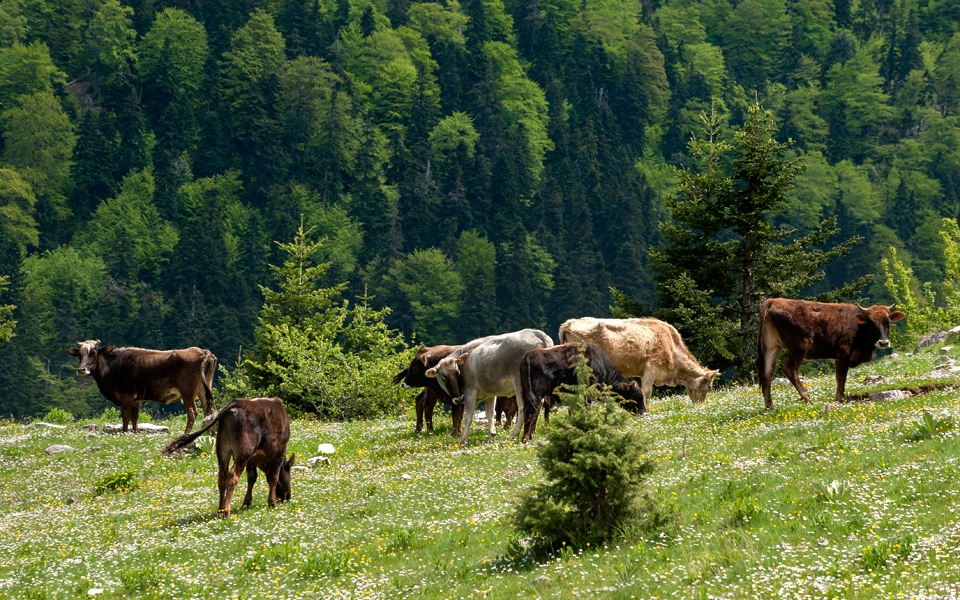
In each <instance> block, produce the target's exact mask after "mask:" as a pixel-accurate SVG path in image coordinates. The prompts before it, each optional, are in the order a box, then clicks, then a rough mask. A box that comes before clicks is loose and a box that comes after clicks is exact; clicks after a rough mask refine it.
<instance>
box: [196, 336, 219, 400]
mask: <svg viewBox="0 0 960 600" xmlns="http://www.w3.org/2000/svg"><path fill="white" fill-rule="evenodd" d="M217 364H218V362H217V355H216V354H214V353H213V352H210V351H209V350H207V355H206V356H205V357H204V359H203V364H202V365H200V379H201V380H202V381H203V392H204V395H205V396H206V398H205V399H204V403H203V404H204V406H203V410H204V412H206V411H207V408H208V407H210V408H211V409H212V408H213V376H214V375H215V374H216V372H217Z"/></svg>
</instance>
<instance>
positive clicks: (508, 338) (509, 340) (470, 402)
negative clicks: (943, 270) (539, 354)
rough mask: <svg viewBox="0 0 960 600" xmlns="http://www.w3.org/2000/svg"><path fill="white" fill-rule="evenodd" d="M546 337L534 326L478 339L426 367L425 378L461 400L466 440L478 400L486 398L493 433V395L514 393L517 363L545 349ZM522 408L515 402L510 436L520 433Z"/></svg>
mask: <svg viewBox="0 0 960 600" xmlns="http://www.w3.org/2000/svg"><path fill="white" fill-rule="evenodd" d="M552 345H553V340H551V339H550V336H549V335H547V334H545V333H544V332H542V331H538V330H536V329H522V330H520V331H515V332H513V333H504V334H502V335H491V336H488V337H483V338H479V339H476V340H473V341H472V342H470V343H468V344H465V345H463V346H461V347H460V348H459V349H457V350H455V351H454V352H451V353H450V354H449V355H448V356H447V357H446V358H444V359H443V360H441V361H440V362H439V363H437V366H435V367H433V368H431V369H428V370H427V377H436V378H437V380H438V381H439V382H440V385H441V386H442V387H443V389H444V390H446V392H447V393H448V394H450V397H451V398H454V399H457V398H462V399H463V405H464V415H463V420H464V423H463V433H461V434H460V441H461V442H466V441H467V436H468V435H469V433H470V424H471V423H472V422H473V413H474V411H476V408H477V402H478V401H479V400H487V403H486V406H487V427H488V432H489V434H490V435H491V436H493V435H496V427H497V425H496V423H495V422H494V419H493V412H494V404H495V403H496V400H495V397H496V396H516V395H517V394H518V393H519V391H518V390H520V389H521V387H520V363H521V362H522V361H523V355H524V354H526V353H527V351H528V350H533V349H534V348H549V347H550V346H552ZM523 411H524V407H523V403H522V402H517V420H516V423H514V425H513V431H512V432H511V433H510V437H511V438H514V437H516V436H517V434H518V433H520V424H521V423H523V422H524V412H523Z"/></svg>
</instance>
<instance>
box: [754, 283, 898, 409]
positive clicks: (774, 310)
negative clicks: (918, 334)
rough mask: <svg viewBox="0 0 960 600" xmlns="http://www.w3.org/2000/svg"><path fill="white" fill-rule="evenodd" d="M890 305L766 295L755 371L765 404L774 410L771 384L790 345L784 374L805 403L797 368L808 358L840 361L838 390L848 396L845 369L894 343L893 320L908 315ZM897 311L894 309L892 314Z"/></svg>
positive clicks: (806, 398) (839, 394)
mask: <svg viewBox="0 0 960 600" xmlns="http://www.w3.org/2000/svg"><path fill="white" fill-rule="evenodd" d="M895 306H896V304H891V305H890V306H871V307H870V308H864V307H862V306H860V305H859V304H827V303H823V302H810V301H807V300H789V299H786V298H768V299H767V300H764V301H763V303H761V304H760V331H759V332H758V333H757V373H758V374H759V377H760V390H761V391H762V392H763V405H764V408H765V409H766V410H770V409H772V408H773V400H772V399H771V398H770V384H771V381H772V379H773V372H774V371H775V370H776V368H777V357H779V356H780V351H781V350H784V349H786V351H787V359H786V360H785V361H784V363H783V374H784V375H786V376H787V379H789V380H790V383H792V384H793V387H795V388H796V389H797V391H798V392H799V393H800V399H801V400H802V401H803V402H810V396H809V395H808V394H807V390H806V388H805V387H803V383H802V382H801V381H800V377H799V376H798V375H797V370H798V369H799V368H800V364H801V363H802V362H803V361H804V360H805V359H806V360H822V359H829V360H833V361H834V362H835V363H836V365H837V394H836V397H835V400H836V401H837V402H840V401H842V400H843V398H844V388H845V387H846V383H847V372H848V371H849V370H850V368H852V367H857V366H859V365H861V364H863V363H865V362H870V361H871V360H873V350H874V348H889V347H890V323H891V322H894V323H895V322H897V321H899V320H900V319H902V318H903V317H904V316H905V315H904V314H903V313H902V312H900V311H899V310H898V311H893V308H894V307H895ZM891 311H893V312H891Z"/></svg>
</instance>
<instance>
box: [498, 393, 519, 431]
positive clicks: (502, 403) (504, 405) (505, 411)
mask: <svg viewBox="0 0 960 600" xmlns="http://www.w3.org/2000/svg"><path fill="white" fill-rule="evenodd" d="M516 416H517V398H516V396H509V397H507V398H501V397H499V396H498V397H497V399H496V404H495V405H494V407H493V418H494V420H495V421H496V422H497V425H498V426H499V425H500V419H501V418H502V419H503V428H504V429H510V426H511V425H512V424H513V419H514V417H516Z"/></svg>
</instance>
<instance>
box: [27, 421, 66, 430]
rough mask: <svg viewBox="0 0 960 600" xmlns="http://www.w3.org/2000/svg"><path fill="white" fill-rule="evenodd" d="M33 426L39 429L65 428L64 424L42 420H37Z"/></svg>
mask: <svg viewBox="0 0 960 600" xmlns="http://www.w3.org/2000/svg"><path fill="white" fill-rule="evenodd" d="M33 426H34V427H39V428H41V429H66V428H67V426H66V425H54V424H53V423H44V422H43V421H37V422H36V423H34V424H33Z"/></svg>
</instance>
